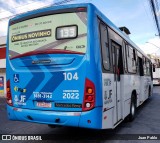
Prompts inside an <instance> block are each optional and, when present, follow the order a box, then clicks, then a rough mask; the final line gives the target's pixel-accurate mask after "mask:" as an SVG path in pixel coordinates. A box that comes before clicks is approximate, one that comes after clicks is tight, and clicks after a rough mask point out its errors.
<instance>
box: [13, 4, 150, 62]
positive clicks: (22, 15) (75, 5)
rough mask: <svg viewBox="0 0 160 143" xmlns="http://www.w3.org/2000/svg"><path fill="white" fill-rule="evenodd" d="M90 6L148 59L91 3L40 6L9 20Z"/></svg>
mask: <svg viewBox="0 0 160 143" xmlns="http://www.w3.org/2000/svg"><path fill="white" fill-rule="evenodd" d="M88 6H91V7H93V8H94V10H95V11H97V13H98V14H99V15H100V16H101V18H102V19H103V21H104V22H106V24H107V25H108V26H109V27H110V28H112V29H113V30H114V31H115V32H116V33H117V34H119V35H120V36H121V37H122V38H123V39H125V40H126V41H127V42H128V43H129V44H131V45H132V46H133V47H134V48H136V49H137V50H138V51H139V52H140V53H141V54H143V55H144V56H145V57H146V58H148V59H150V58H149V57H148V56H147V55H146V54H145V53H144V52H143V51H142V50H141V49H140V48H139V47H138V46H137V45H136V44H135V43H134V42H133V41H132V40H131V39H130V38H129V37H128V36H127V35H126V34H124V33H123V32H122V31H121V30H120V29H119V28H117V27H116V26H115V25H114V24H113V23H112V22H111V21H110V20H109V19H108V18H107V17H106V16H105V15H104V14H103V13H102V12H101V11H100V10H99V9H98V8H97V7H96V6H95V5H93V4H92V3H81V4H66V5H59V6H54V5H53V6H48V7H45V8H40V9H37V10H33V11H29V12H26V13H23V14H20V15H17V16H16V17H14V18H12V19H10V22H11V21H16V20H18V19H21V18H23V17H26V16H30V15H33V14H35V15H36V14H37V13H39V12H40V11H41V12H45V11H51V10H52V11H53V10H59V9H69V8H80V7H88Z"/></svg>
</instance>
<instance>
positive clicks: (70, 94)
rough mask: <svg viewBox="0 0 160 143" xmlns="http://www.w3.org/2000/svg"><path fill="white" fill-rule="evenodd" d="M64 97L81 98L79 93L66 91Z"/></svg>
mask: <svg viewBox="0 0 160 143" xmlns="http://www.w3.org/2000/svg"><path fill="white" fill-rule="evenodd" d="M63 99H79V93H74V92H72V93H70V92H64V93H63Z"/></svg>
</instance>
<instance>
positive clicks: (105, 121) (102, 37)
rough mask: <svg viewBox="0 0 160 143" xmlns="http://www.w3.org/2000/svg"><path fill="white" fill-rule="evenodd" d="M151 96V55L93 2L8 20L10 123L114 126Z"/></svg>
mask: <svg viewBox="0 0 160 143" xmlns="http://www.w3.org/2000/svg"><path fill="white" fill-rule="evenodd" d="M151 95H152V70H151V61H150V59H149V58H148V57H147V56H146V55H145V54H144V53H143V52H142V51H141V50H140V49H139V48H138V47H137V46H136V45H135V44H134V43H133V42H132V41H131V40H130V39H129V38H128V37H127V36H126V35H125V34H124V33H123V32H121V30H119V29H118V28H117V27H116V26H115V25H114V24H113V23H112V22H111V21H110V20H109V19H108V18H107V17H106V16H104V15H103V13H101V12H100V11H99V10H98V9H97V8H96V7H95V6H94V5H92V4H74V5H65V6H51V7H47V8H43V9H39V10H34V11H30V12H27V13H24V14H21V15H18V16H16V17H14V18H12V19H11V20H10V21H9V27H8V40H7V110H8V117H9V119H10V120H20V121H27V122H35V123H44V124H48V125H58V126H74V127H84V128H94V129H109V128H112V129H113V128H115V127H116V126H117V125H118V124H119V123H121V122H122V121H123V120H124V119H125V118H126V117H129V118H130V120H133V119H134V117H135V113H136V107H138V106H139V105H141V104H142V103H143V102H144V101H145V100H146V99H147V98H148V97H149V96H151Z"/></svg>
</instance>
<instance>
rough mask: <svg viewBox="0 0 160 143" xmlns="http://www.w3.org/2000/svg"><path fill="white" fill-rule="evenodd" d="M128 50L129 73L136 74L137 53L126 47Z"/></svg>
mask: <svg viewBox="0 0 160 143" xmlns="http://www.w3.org/2000/svg"><path fill="white" fill-rule="evenodd" d="M126 50H128V51H129V52H128V53H129V55H128V56H127V63H128V71H129V72H130V73H136V53H135V50H134V49H133V48H132V47H131V46H129V45H126Z"/></svg>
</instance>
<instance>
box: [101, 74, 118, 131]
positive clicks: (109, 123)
mask: <svg viewBox="0 0 160 143" xmlns="http://www.w3.org/2000/svg"><path fill="white" fill-rule="evenodd" d="M113 83H114V75H113V74H109V73H107V74H106V73H103V74H102V91H103V108H102V109H103V111H102V112H103V117H102V128H103V129H105V128H113V125H114V110H115V109H114V104H115V103H114V102H115V96H114V95H115V93H114V92H115V91H114V90H113Z"/></svg>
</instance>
